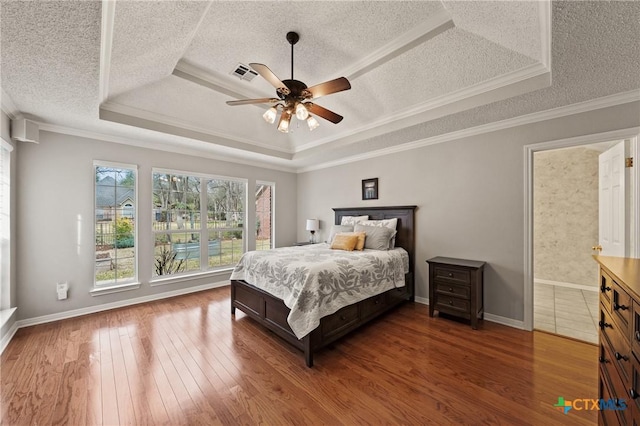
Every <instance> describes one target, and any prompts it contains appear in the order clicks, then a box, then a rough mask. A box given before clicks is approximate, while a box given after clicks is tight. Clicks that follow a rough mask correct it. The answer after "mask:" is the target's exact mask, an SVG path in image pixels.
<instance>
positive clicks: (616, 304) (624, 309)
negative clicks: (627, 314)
mask: <svg viewBox="0 0 640 426" xmlns="http://www.w3.org/2000/svg"><path fill="white" fill-rule="evenodd" d="M627 309H629V307H628V306H624V305H618V303H617V302H616V303H614V304H613V310H614V311H617V310H621V311H626V310H627Z"/></svg>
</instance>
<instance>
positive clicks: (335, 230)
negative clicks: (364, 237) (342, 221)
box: [327, 225, 353, 244]
mask: <svg viewBox="0 0 640 426" xmlns="http://www.w3.org/2000/svg"><path fill="white" fill-rule="evenodd" d="M341 232H353V225H333V226H332V227H331V232H329V239H328V240H327V242H328V243H329V244H331V242H333V237H335V236H336V234H339V233H341Z"/></svg>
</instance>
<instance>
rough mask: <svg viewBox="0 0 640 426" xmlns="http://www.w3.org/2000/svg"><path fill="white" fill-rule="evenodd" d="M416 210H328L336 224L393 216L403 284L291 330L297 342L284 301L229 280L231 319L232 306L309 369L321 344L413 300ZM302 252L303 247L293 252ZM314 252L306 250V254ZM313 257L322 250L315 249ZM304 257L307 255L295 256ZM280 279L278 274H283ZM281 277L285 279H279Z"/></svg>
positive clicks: (244, 282)
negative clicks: (309, 326) (307, 326)
mask: <svg viewBox="0 0 640 426" xmlns="http://www.w3.org/2000/svg"><path fill="white" fill-rule="evenodd" d="M415 209H416V206H402V207H357V208H334V209H333V210H334V212H335V224H336V225H339V224H340V223H341V221H342V217H343V216H364V215H368V216H369V219H370V220H381V219H392V218H397V219H398V224H397V227H396V231H397V233H396V236H395V246H396V247H400V248H402V249H404V250H400V251H404V252H406V254H405V255H404V256H405V257H406V259H407V263H408V265H407V267H406V269H405V272H406V274H404V285H401V284H402V283H401V284H400V285H397V284H396V285H393V286H392V288H390V289H388V290H386V291H384V292H381V293H377V294H374V295H372V296H370V297H366V298H365V299H363V300H360V301H357V302H355V303H352V304H349V305H347V306H344V307H341V308H340V309H338V310H337V311H335V312H333V313H331V314H328V315H326V316H322V317H321V318H319V323H318V324H317V326H315V328H313V329H312V330H310V331H309V332H308V333H307V332H306V329H305V328H299V327H298V326H296V331H297V332H298V334H300V332H301V330H304V331H303V332H304V333H306V334H305V335H304V336H301V337H300V338H299V337H298V336H296V332H294V330H293V329H292V327H291V325H290V324H289V322H288V321H287V318H288V317H289V316H290V314H291V309H290V308H288V307H287V305H286V304H285V301H284V300H283V299H282V298H280V297H277V296H275V295H274V294H271V293H270V292H268V291H265V290H262V289H260V288H258V287H257V286H255V285H253V284H250V283H248V282H247V281H246V280H244V279H232V280H231V314H232V315H233V316H235V311H236V308H237V309H240V310H241V311H242V312H244V313H245V314H247V315H248V316H249V317H250V318H252V319H254V320H255V321H257V322H258V323H260V324H262V325H263V326H265V327H266V328H268V329H269V330H271V331H272V332H273V333H275V334H276V335H278V336H279V337H281V338H282V339H284V340H285V341H287V342H289V343H290V344H292V345H293V346H295V347H296V348H298V349H300V350H302V351H303V352H304V357H305V363H306V365H307V366H308V367H312V366H313V354H314V353H315V352H317V351H318V350H319V349H321V348H323V347H325V346H326V345H328V344H330V343H332V342H334V341H336V340H337V339H340V338H341V337H343V336H345V335H346V334H348V333H350V332H351V331H353V330H355V329H357V328H359V327H361V326H362V325H364V324H366V323H368V322H370V321H371V320H373V319H374V318H376V317H378V316H380V315H381V314H383V313H385V312H387V311H389V310H391V309H393V308H394V307H396V306H398V305H399V304H401V303H403V302H405V301H413V300H414V296H415V292H414V289H415V286H414V265H415V238H414V213H415ZM297 249H303V247H300V248H297ZM313 249H316V248H315V247H314V248H311V250H313ZM316 252H317V253H321V252H323V250H322V247H318V248H317V250H316ZM300 253H301V254H302V253H306V254H309V253H311V252H310V251H307V252H302V251H301V252H300ZM236 275H237V274H236ZM283 277H284V275H283ZM282 279H285V278H282ZM294 314H295V312H294Z"/></svg>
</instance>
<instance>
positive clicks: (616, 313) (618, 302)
mask: <svg viewBox="0 0 640 426" xmlns="http://www.w3.org/2000/svg"><path fill="white" fill-rule="evenodd" d="M611 290H612V294H611V315H612V317H613V319H614V321H617V322H618V323H619V325H620V328H621V329H622V334H623V335H624V336H625V337H626V338H627V339H628V338H629V336H630V332H631V331H630V325H631V311H632V308H633V305H632V303H633V302H632V301H631V296H629V294H627V292H626V291H625V290H624V289H623V288H622V287H620V286H619V285H618V284H617V283H616V282H615V281H614V282H613V286H612V287H611Z"/></svg>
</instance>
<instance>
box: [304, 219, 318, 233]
mask: <svg viewBox="0 0 640 426" xmlns="http://www.w3.org/2000/svg"><path fill="white" fill-rule="evenodd" d="M319 227H320V221H319V220H318V219H307V231H317V230H318V229H319Z"/></svg>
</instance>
